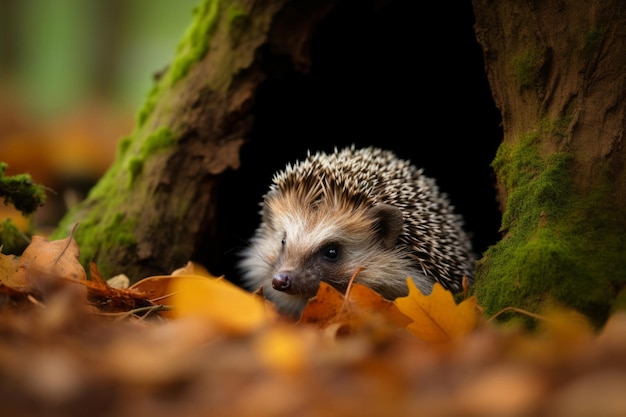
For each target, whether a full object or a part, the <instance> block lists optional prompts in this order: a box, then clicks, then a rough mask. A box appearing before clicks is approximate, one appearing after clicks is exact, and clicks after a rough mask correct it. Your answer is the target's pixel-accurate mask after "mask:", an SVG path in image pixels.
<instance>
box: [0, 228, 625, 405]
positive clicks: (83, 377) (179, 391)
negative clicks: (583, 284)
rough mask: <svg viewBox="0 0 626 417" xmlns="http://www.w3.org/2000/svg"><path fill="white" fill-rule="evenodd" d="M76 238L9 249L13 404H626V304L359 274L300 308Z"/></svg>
mask: <svg viewBox="0 0 626 417" xmlns="http://www.w3.org/2000/svg"><path fill="white" fill-rule="evenodd" d="M77 251H78V248H77V247H76V244H75V242H74V241H73V240H71V238H68V239H64V240H61V241H52V242H50V241H47V240H46V239H43V238H34V239H33V242H32V243H31V245H30V246H29V248H27V250H26V251H25V252H24V254H23V255H22V256H21V257H19V258H18V257H14V256H6V255H1V257H0V290H1V293H2V295H0V308H1V310H2V314H1V315H0V335H1V336H0V386H1V389H0V403H1V404H2V415H4V416H11V417H18V416H28V417H35V416H46V417H56V416H59V417H61V416H63V417H72V416H86V415H89V416H92V417H97V416H108V417H126V416H128V417H131V416H132V417H136V416H150V417H159V416H167V417H171V416H209V415H210V416H261V417H262V416H283V415H284V416H295V415H297V416H305V417H306V416H322V415H323V416H349V415H359V416H415V415H419V416H481V417H484V416H546V417H548V416H549V417H558V416H563V417H575V416H624V415H626V395H624V393H626V355H625V354H624V352H626V337H624V335H625V334H626V313H614V314H613V315H612V316H611V317H610V318H609V320H608V322H607V323H606V324H605V326H604V327H603V328H601V329H593V328H592V327H591V325H590V324H589V323H588V322H587V320H585V318H583V317H581V316H580V315H578V314H576V313H575V312H572V311H568V310H563V309H558V308H554V309H552V310H550V311H546V312H542V314H541V315H537V316H535V320H536V321H537V326H536V329H534V330H533V331H529V330H525V329H522V328H514V327H505V326H503V325H502V324H499V322H498V321H497V320H493V318H487V317H485V316H484V314H483V313H482V311H481V308H480V305H478V303H477V301H476V299H474V298H473V297H466V298H465V299H463V300H461V301H459V300H454V299H453V297H452V295H451V294H450V293H448V292H447V291H445V290H443V289H441V288H436V289H435V290H434V291H433V293H432V294H431V295H429V296H423V295H421V294H420V293H419V291H417V290H416V289H415V288H414V287H412V288H411V286H409V288H410V292H409V295H408V296H407V297H403V298H400V299H397V300H396V301H394V302H390V301H387V300H383V299H382V298H381V297H380V296H378V295H377V294H376V293H374V292H373V291H371V290H368V289H367V288H365V287H362V286H359V285H358V284H354V285H352V286H351V289H349V291H348V293H347V294H339V293H338V292H337V291H335V290H334V289H332V287H329V286H326V285H322V286H321V287H320V292H319V293H318V295H317V297H316V298H314V299H312V301H311V302H310V303H309V305H308V306H307V307H306V308H305V310H304V312H303V314H302V316H301V317H300V318H299V319H298V320H292V319H288V318H286V317H283V316H281V315H279V314H277V312H276V311H275V310H274V309H273V307H272V305H271V304H270V303H269V302H266V301H263V299H262V295H260V294H252V293H248V292H245V291H243V290H241V289H239V288H238V287H235V286H234V285H232V284H229V283H228V282H226V281H224V280H223V279H217V278H214V277H210V276H208V274H207V273H206V271H202V270H201V269H200V268H198V267H197V266H195V265H192V264H189V265H187V266H186V267H185V268H182V269H181V270H178V271H174V272H173V273H172V275H169V276H160V277H149V278H147V279H146V280H144V281H142V282H140V283H137V284H136V285H134V286H131V287H130V288H121V289H118V288H114V287H111V286H109V284H108V283H106V282H105V281H103V280H102V278H101V277H99V275H98V271H97V268H96V267H95V265H92V268H91V269H90V271H89V272H90V276H91V278H90V280H86V279H85V277H86V272H85V271H84V269H82V267H81V266H80V264H79V263H78V261H77V259H78V258H77V254H78V252H77ZM163 306H166V307H163ZM508 314H523V313H522V312H511V313H508Z"/></svg>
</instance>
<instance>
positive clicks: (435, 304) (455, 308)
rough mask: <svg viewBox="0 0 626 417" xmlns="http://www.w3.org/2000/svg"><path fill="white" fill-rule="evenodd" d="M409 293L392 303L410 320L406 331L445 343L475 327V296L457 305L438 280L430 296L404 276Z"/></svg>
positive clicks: (429, 340)
mask: <svg viewBox="0 0 626 417" xmlns="http://www.w3.org/2000/svg"><path fill="white" fill-rule="evenodd" d="M407 284H408V287H409V295H407V296H406V297H400V298H396V300H395V301H394V304H395V305H396V306H397V307H398V309H399V310H400V311H401V312H402V313H404V314H405V315H406V316H408V317H409V318H410V319H411V320H412V323H410V324H408V325H407V326H406V328H407V330H408V331H409V332H411V333H412V334H414V335H415V336H417V337H419V338H420V339H422V340H425V341H427V342H433V343H447V342H452V341H456V340H459V339H460V338H462V337H463V336H465V335H467V334H468V333H470V332H471V331H472V330H474V329H475V328H476V325H477V323H478V313H477V309H476V297H469V298H467V299H465V300H464V301H463V302H461V303H459V304H456V302H455V301H454V297H453V296H452V293H451V292H449V291H447V290H446V289H444V288H443V286H442V285H441V284H439V283H435V284H434V285H433V289H432V292H431V294H430V295H427V296H426V295H423V294H422V293H421V292H420V290H419V289H418V288H417V287H416V286H415V283H414V282H413V280H412V279H410V278H409V279H407Z"/></svg>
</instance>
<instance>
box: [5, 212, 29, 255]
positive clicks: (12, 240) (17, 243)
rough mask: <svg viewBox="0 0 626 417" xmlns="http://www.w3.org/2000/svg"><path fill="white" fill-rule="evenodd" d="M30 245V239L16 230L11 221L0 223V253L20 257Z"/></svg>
mask: <svg viewBox="0 0 626 417" xmlns="http://www.w3.org/2000/svg"><path fill="white" fill-rule="evenodd" d="M29 243H30V238H29V237H28V236H26V235H25V234H24V233H22V232H21V231H20V229H18V227H17V226H16V225H15V223H13V220H11V219H6V220H4V222H2V223H0V249H2V250H1V251H0V252H2V253H4V254H9V253H10V254H14V255H20V254H21V253H22V252H24V249H26V247H27V246H28V244H29Z"/></svg>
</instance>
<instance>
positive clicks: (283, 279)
mask: <svg viewBox="0 0 626 417" xmlns="http://www.w3.org/2000/svg"><path fill="white" fill-rule="evenodd" d="M292 274H293V273H292V272H290V271H281V272H279V273H277V274H276V275H274V278H273V279H272V288H274V289H275V290H276V291H288V290H289V289H290V288H291V284H292V282H293V278H292Z"/></svg>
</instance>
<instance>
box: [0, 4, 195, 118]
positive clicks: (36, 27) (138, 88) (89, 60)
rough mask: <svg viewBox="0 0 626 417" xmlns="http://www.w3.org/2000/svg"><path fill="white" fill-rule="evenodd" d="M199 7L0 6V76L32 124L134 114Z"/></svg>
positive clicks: (138, 5) (121, 5)
mask: <svg viewBox="0 0 626 417" xmlns="http://www.w3.org/2000/svg"><path fill="white" fill-rule="evenodd" d="M198 2H199V0H0V31H1V33H0V42H1V43H0V76H1V78H0V79H1V80H2V88H3V90H5V89H6V90H7V91H8V92H10V93H12V94H15V95H16V96H17V98H19V100H20V101H21V102H22V104H23V105H24V106H25V107H26V109H27V110H28V111H30V112H34V113H35V115H36V116H37V117H56V116H59V115H61V114H63V113H65V112H68V111H72V110H73V109H74V108H76V107H77V106H80V105H81V104H82V103H83V102H85V100H91V99H98V100H104V101H107V102H109V103H110V104H112V105H115V106H120V108H121V109H124V110H127V109H136V108H138V106H139V105H140V104H141V101H142V99H143V95H144V94H145V93H146V92H147V90H148V88H149V86H150V84H151V74H152V73H154V72H156V71H158V70H160V69H162V68H163V67H164V66H165V65H166V64H167V63H168V62H169V60H170V59H171V58H172V57H173V54H174V51H175V48H176V45H177V43H178V41H179V40H180V38H181V37H182V35H183V32H184V30H185V28H186V26H187V25H188V24H189V23H190V22H191V11H192V8H193V7H194V6H195V5H196V4H197V3H198Z"/></svg>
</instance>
